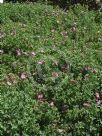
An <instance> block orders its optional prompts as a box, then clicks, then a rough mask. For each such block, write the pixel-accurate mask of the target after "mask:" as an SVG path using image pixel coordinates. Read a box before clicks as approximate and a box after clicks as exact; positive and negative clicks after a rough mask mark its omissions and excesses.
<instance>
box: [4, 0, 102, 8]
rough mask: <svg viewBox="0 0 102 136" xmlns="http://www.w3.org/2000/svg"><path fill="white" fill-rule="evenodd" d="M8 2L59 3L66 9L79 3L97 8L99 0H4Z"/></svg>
mask: <svg viewBox="0 0 102 136" xmlns="http://www.w3.org/2000/svg"><path fill="white" fill-rule="evenodd" d="M6 1H8V2H10V1H12V2H41V3H49V4H53V5H59V6H60V7H63V8H66V9H68V8H69V7H70V6H71V5H74V4H78V3H80V4H81V5H88V6H89V8H93V9H94V8H99V7H100V6H97V3H98V4H99V3H100V0H6Z"/></svg>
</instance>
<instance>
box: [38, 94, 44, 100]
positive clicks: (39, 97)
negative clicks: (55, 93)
mask: <svg viewBox="0 0 102 136" xmlns="http://www.w3.org/2000/svg"><path fill="white" fill-rule="evenodd" d="M37 99H38V102H43V94H39V95H38V96H37Z"/></svg>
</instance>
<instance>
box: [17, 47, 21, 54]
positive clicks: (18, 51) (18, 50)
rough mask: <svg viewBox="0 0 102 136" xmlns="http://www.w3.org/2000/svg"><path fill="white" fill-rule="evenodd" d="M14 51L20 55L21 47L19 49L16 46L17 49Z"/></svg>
mask: <svg viewBox="0 0 102 136" xmlns="http://www.w3.org/2000/svg"><path fill="white" fill-rule="evenodd" d="M16 53H17V56H21V49H20V48H17V49H16Z"/></svg>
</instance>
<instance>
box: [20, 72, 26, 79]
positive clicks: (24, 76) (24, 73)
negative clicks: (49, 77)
mask: <svg viewBox="0 0 102 136" xmlns="http://www.w3.org/2000/svg"><path fill="white" fill-rule="evenodd" d="M26 78H27V74H26V72H23V73H21V79H22V80H25V79H26Z"/></svg>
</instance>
